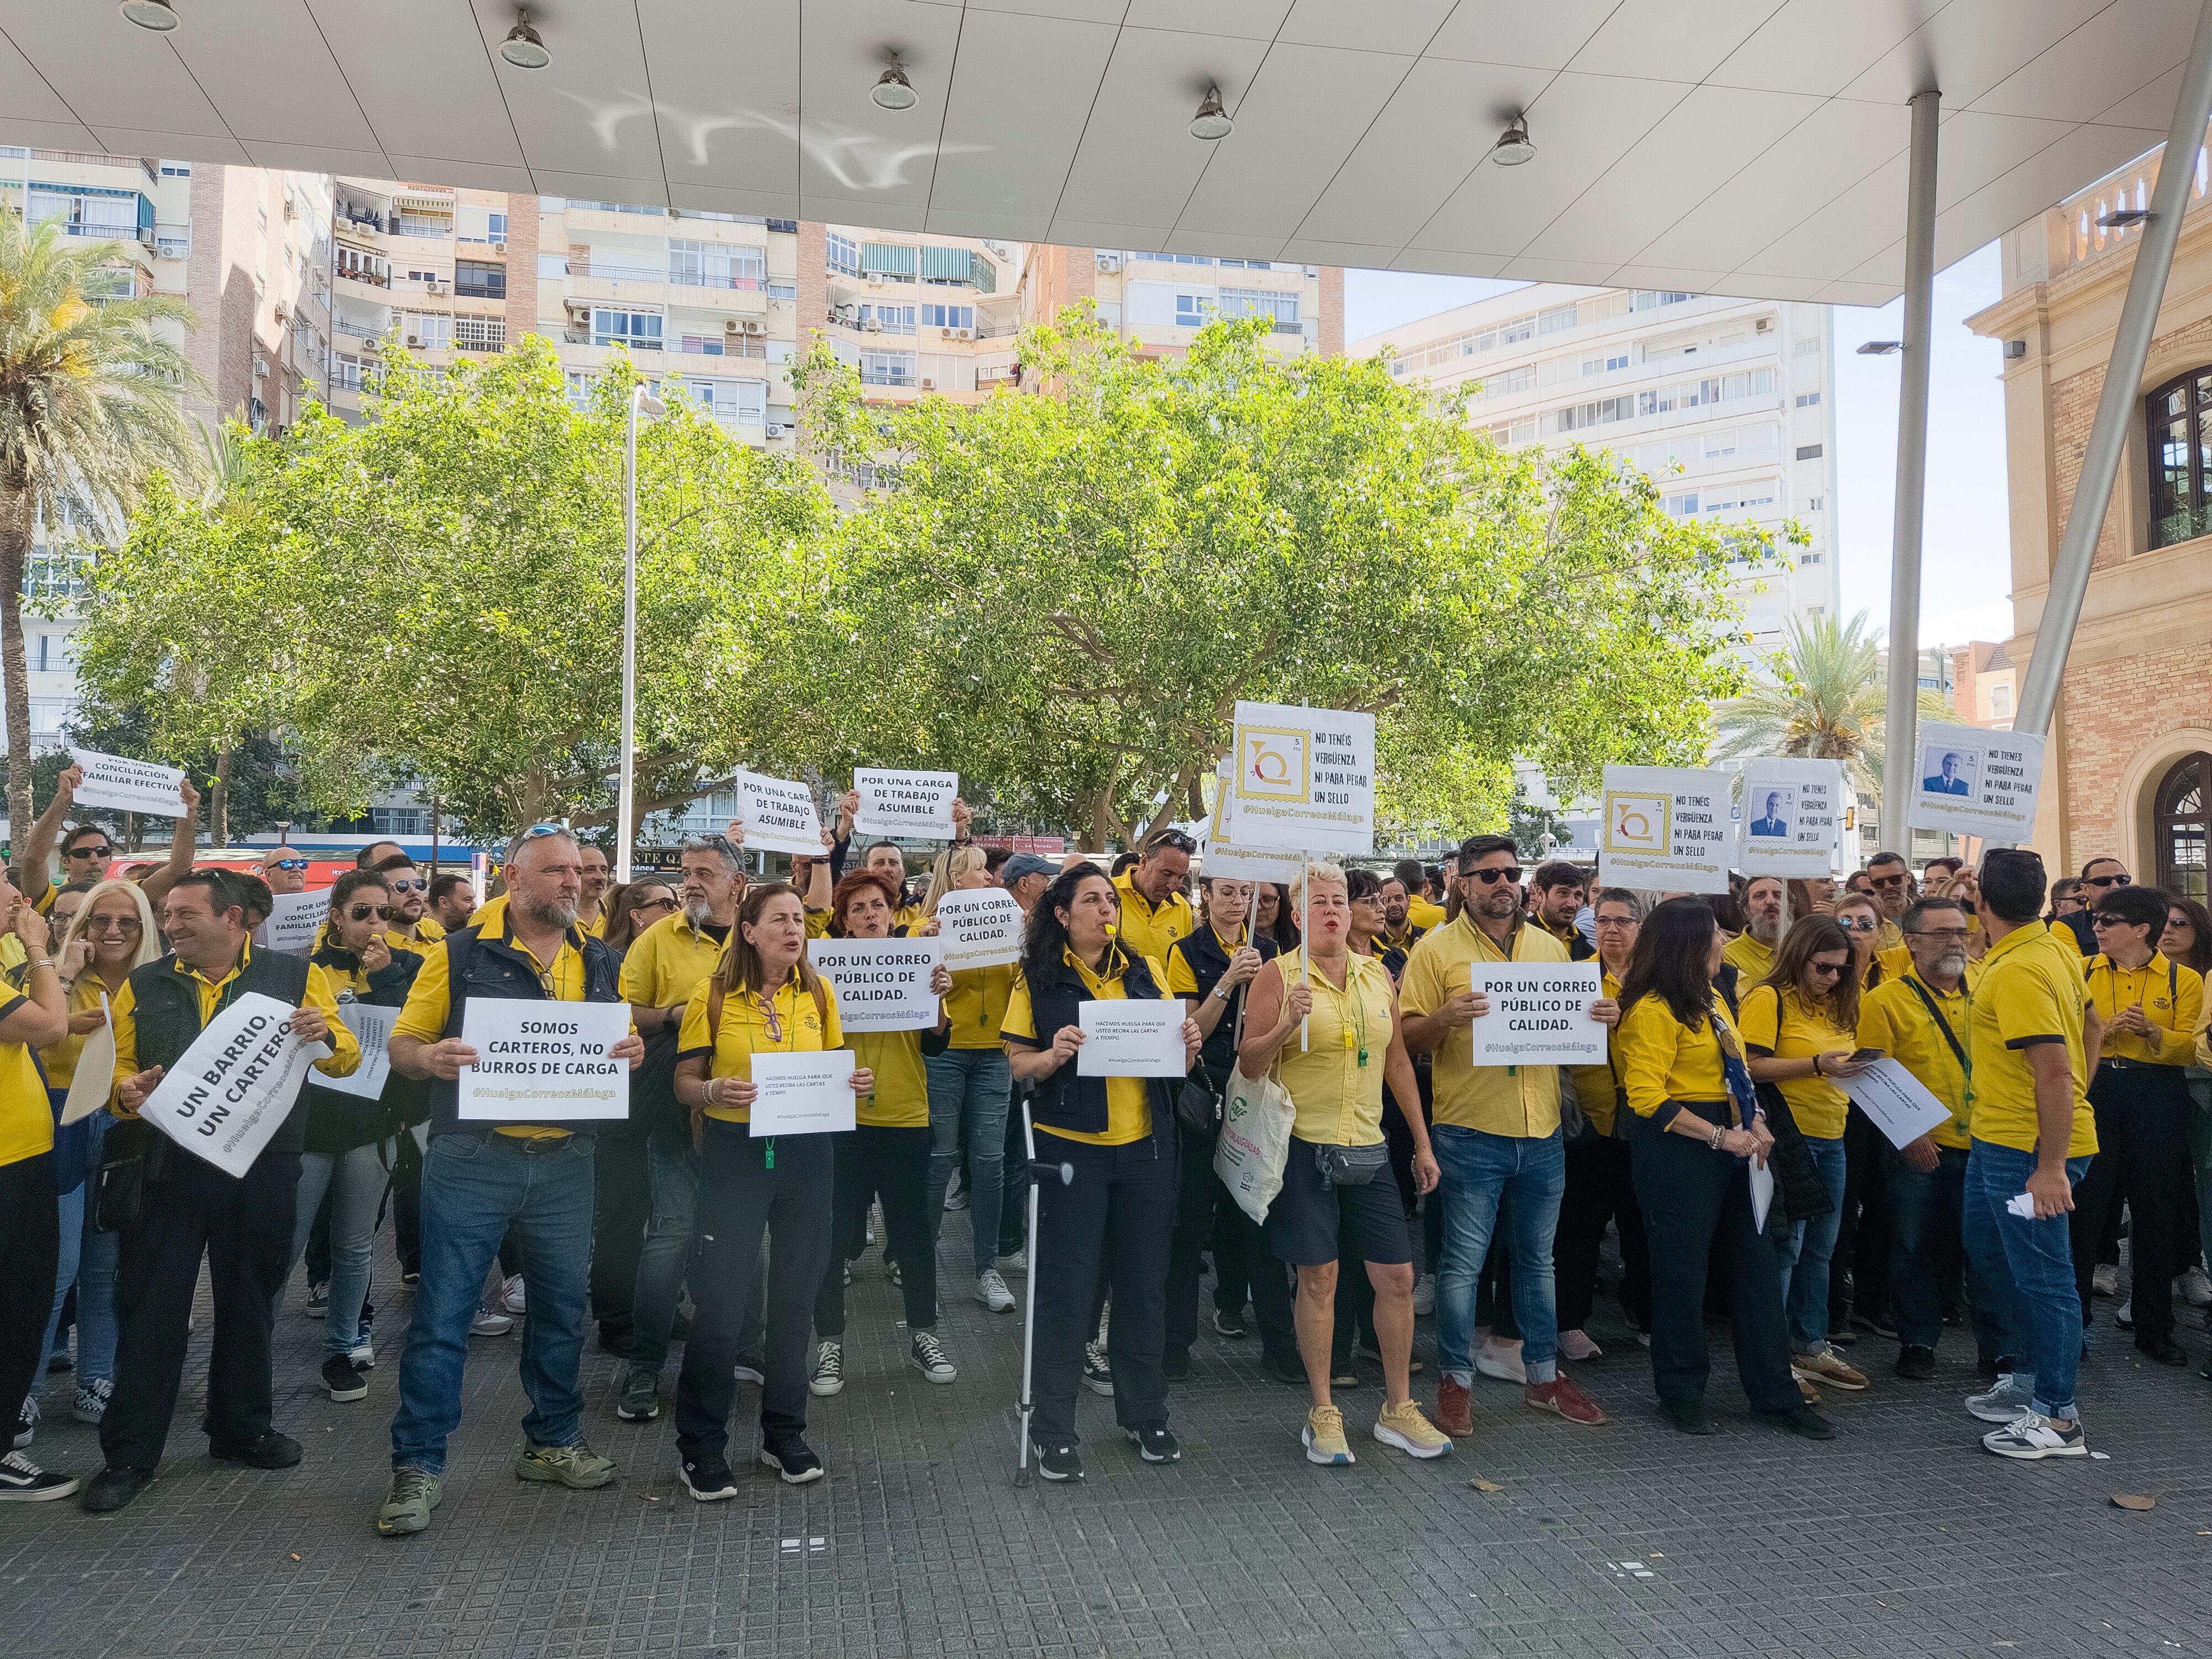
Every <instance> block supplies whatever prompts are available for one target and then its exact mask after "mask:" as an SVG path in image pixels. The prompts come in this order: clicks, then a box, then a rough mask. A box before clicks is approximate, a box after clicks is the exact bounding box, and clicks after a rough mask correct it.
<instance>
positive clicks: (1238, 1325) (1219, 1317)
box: [1213, 1308, 1244, 1342]
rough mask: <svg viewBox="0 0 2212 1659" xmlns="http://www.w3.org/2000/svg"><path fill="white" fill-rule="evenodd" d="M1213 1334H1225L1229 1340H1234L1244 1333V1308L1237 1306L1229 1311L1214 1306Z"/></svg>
mask: <svg viewBox="0 0 2212 1659" xmlns="http://www.w3.org/2000/svg"><path fill="white" fill-rule="evenodd" d="M1213 1334H1215V1335H1216V1336H1225V1337H1227V1338H1228V1339H1229V1340H1231V1342H1234V1341H1236V1340H1237V1339H1238V1338H1239V1337H1241V1336H1243V1334H1244V1310H1243V1309H1242V1308H1239V1309H1237V1310H1235V1311H1234V1312H1229V1311H1225V1310H1222V1309H1219V1308H1216V1309H1215V1310H1213Z"/></svg>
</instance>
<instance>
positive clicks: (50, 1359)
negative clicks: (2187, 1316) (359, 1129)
mask: <svg viewBox="0 0 2212 1659" xmlns="http://www.w3.org/2000/svg"><path fill="white" fill-rule="evenodd" d="M2180 1282H2181V1281H2180V1280H2179V1279H2176V1280H2175V1281H2174V1283H2175V1284H2176V1285H2179V1284H2180ZM73 1370H76V1355H75V1354H73V1353H71V1352H70V1351H69V1350H68V1349H67V1348H65V1347H64V1348H57V1349H55V1350H54V1351H53V1352H52V1353H50V1354H48V1355H47V1356H46V1375H47V1376H53V1375H55V1374H56V1373H57V1372H59V1371H73Z"/></svg>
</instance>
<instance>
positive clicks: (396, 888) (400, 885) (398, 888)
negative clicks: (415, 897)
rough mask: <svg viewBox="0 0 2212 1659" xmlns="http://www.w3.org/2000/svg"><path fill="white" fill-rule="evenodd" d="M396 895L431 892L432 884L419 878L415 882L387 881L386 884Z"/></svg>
mask: <svg viewBox="0 0 2212 1659" xmlns="http://www.w3.org/2000/svg"><path fill="white" fill-rule="evenodd" d="M385 885H386V887H389V888H390V889H391V890H392V891H393V892H395V893H421V892H427V891H428V890H429V886H430V884H429V883H428V882H427V881H424V880H423V879H422V878H420V877H419V876H418V877H417V878H416V879H414V880H413V881H387V882H386V883H385Z"/></svg>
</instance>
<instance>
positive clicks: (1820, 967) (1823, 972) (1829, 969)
mask: <svg viewBox="0 0 2212 1659" xmlns="http://www.w3.org/2000/svg"><path fill="white" fill-rule="evenodd" d="M1805 971H1806V972H1807V973H1808V974H1818V975H1820V977H1821V978H1823V979H1826V978H1829V977H1830V976H1832V975H1837V974H1840V973H1842V972H1843V971H1844V964H1843V963H1840V962H1808V963H1806V964H1805Z"/></svg>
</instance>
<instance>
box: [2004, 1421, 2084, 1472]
mask: <svg viewBox="0 0 2212 1659" xmlns="http://www.w3.org/2000/svg"><path fill="white" fill-rule="evenodd" d="M1982 1444H1983V1445H1984V1446H1985V1447H1987V1448H1988V1449H1990V1450H1991V1451H1993V1452H1995V1453H1996V1455H1998V1456H1999V1457H2017V1458H2022V1459H2027V1460H2031V1461H2032V1460H2033V1459H2035V1458H2039V1457H2087V1455H2089V1437H2088V1435H2087V1432H2086V1431H2084V1430H2083V1429H2082V1427H2081V1419H2080V1418H2078V1417H2077V1418H2075V1419H2074V1426H2073V1427H2072V1428H2070V1429H2064V1430H2061V1429H2057V1428H2054V1427H2053V1426H2051V1419H2049V1418H2047V1417H2045V1416H2043V1415H2042V1414H2041V1413H2037V1412H2032V1411H2028V1412H2022V1413H2021V1414H2020V1415H2019V1416H2018V1417H2015V1419H2013V1420H2012V1421H2011V1422H2009V1423H2008V1424H2006V1425H2005V1426H2004V1427H2002V1428H2001V1429H1991V1430H1990V1431H1989V1432H1988V1433H1987V1434H1985V1435H1984V1436H1983V1437H1982Z"/></svg>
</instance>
